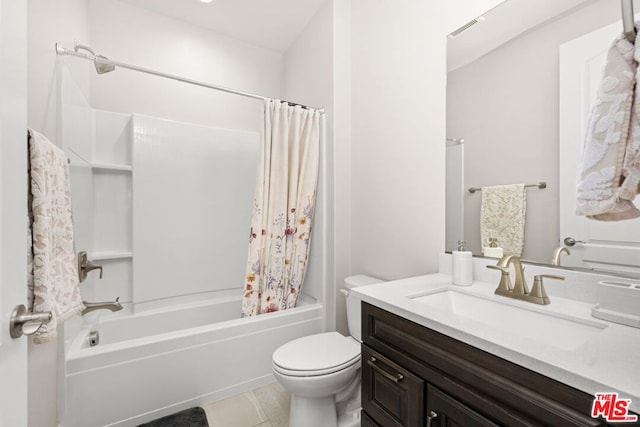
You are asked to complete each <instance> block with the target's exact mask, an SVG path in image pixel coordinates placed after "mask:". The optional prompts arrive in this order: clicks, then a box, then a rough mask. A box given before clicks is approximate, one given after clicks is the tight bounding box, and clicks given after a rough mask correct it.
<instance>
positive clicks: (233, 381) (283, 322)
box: [58, 297, 323, 427]
mask: <svg viewBox="0 0 640 427" xmlns="http://www.w3.org/2000/svg"><path fill="white" fill-rule="evenodd" d="M240 306H241V303H240V299H239V297H220V298H216V299H211V300H208V301H199V302H193V303H188V304H181V305H178V306H173V307H169V308H162V309H155V310H149V311H145V312H142V313H138V314H127V313H124V312H126V309H125V310H123V311H121V312H118V313H111V312H105V311H101V312H95V313H96V314H94V313H91V314H93V317H94V319H92V320H89V319H90V317H89V316H86V317H87V319H85V322H84V324H83V325H82V326H79V327H76V331H78V332H77V333H75V334H74V336H73V337H71V338H69V337H66V340H65V341H66V345H65V346H64V351H63V352H62V353H61V357H64V360H65V363H64V364H62V372H60V379H62V378H64V381H61V383H62V384H61V387H60V390H59V393H58V394H59V399H60V401H59V417H60V425H61V426H63V427H76V426H77V427H92V426H107V425H108V426H112V425H113V426H135V425H138V424H140V423H143V422H146V421H149V420H152V419H155V418H159V417H162V416H165V415H168V414H171V413H174V412H177V411H179V410H182V409H186V408H189V407H192V406H200V405H204V404H207V403H210V402H214V401H216V400H220V399H223V398H225V397H228V396H231V395H234V394H237V393H241V392H244V391H247V390H250V389H253V388H255V387H259V386H261V385H264V384H267V383H270V382H273V381H275V380H274V378H273V376H272V374H271V354H272V353H273V351H274V350H275V349H276V348H277V347H278V346H280V345H282V344H283V343H285V342H287V341H290V340H292V339H294V338H298V337H301V336H304V335H309V334H313V333H318V332H321V331H322V327H323V322H322V306H321V305H320V304H317V303H314V302H308V301H307V302H305V301H303V299H302V298H301V304H300V305H299V307H297V308H295V309H291V310H287V311H281V312H275V313H269V314H265V315H261V316H256V317H251V318H244V319H240V318H239V314H240ZM122 313H124V314H122ZM70 329H73V328H70ZM93 330H97V331H98V332H99V334H100V343H99V344H98V345H97V346H94V347H90V346H89V333H90V332H91V331H93Z"/></svg>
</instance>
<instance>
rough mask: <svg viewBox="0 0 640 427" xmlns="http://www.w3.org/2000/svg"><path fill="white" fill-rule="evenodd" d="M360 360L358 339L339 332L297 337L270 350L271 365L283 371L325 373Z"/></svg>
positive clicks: (292, 373) (309, 374) (335, 370)
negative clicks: (272, 350)
mask: <svg viewBox="0 0 640 427" xmlns="http://www.w3.org/2000/svg"><path fill="white" fill-rule="evenodd" d="M359 361H360V343H359V342H357V341H356V340H354V339H353V338H351V337H345V336H343V335H341V334H340V333H338V332H326V333H322V334H315V335H310V336H306V337H302V338H298V339H296V340H293V341H291V342H288V343H286V344H284V345H282V346H281V347H280V348H278V349H277V350H276V351H275V352H274V353H273V369H275V370H277V371H278V372H279V373H281V374H282V375H288V376H294V377H311V376H318V375H328V374H331V373H334V372H338V371H341V370H343V369H346V368H349V367H351V366H353V365H354V364H356V363H359Z"/></svg>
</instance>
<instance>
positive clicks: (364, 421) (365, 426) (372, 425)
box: [360, 412, 380, 427]
mask: <svg viewBox="0 0 640 427" xmlns="http://www.w3.org/2000/svg"><path fill="white" fill-rule="evenodd" d="M360 427H380V425H379V424H378V423H376V422H375V421H373V420H372V419H371V417H370V416H369V415H367V413H366V412H362V414H361V418H360Z"/></svg>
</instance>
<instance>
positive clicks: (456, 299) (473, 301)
mask: <svg viewBox="0 0 640 427" xmlns="http://www.w3.org/2000/svg"><path fill="white" fill-rule="evenodd" d="M412 299H413V300H414V301H417V302H420V303H422V304H425V305H428V306H430V307H433V308H434V309H437V310H440V311H445V312H448V313H452V314H454V315H456V316H459V317H462V318H466V319H470V320H472V321H473V322H474V323H475V324H482V325H486V326H487V327H488V328H491V329H493V330H498V331H500V332H506V333H510V334H516V335H518V336H519V337H524V338H528V339H531V340H532V341H536V342H540V343H543V344H546V345H551V346H554V347H557V348H560V349H563V350H574V349H576V348H578V347H580V346H581V345H582V344H584V343H585V342H587V341H588V340H589V339H591V338H592V337H594V336H595V335H597V334H598V333H600V332H602V330H603V329H605V328H606V327H607V325H606V324H604V323H599V322H594V321H589V320H586V319H579V318H574V317H571V316H566V315H562V314H558V313H552V312H547V311H543V310H539V309H538V310H536V309H535V308H534V307H532V308H531V309H529V308H524V307H520V306H515V305H512V304H510V301H509V302H507V301H508V300H507V301H505V302H502V301H496V300H494V299H489V298H487V297H483V296H479V295H471V294H467V293H463V292H458V291H454V290H450V289H446V290H441V291H437V292H434V293H430V294H427V295H420V296H415V297H412Z"/></svg>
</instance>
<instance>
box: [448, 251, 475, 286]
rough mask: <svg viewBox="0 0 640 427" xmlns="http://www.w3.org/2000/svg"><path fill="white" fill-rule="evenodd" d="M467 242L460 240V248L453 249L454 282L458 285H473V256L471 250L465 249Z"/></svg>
mask: <svg viewBox="0 0 640 427" xmlns="http://www.w3.org/2000/svg"><path fill="white" fill-rule="evenodd" d="M464 245H465V242H464V241H463V240H459V241H458V250H457V251H452V253H451V258H452V276H453V277H452V282H453V284H454V285H458V286H471V283H472V282H473V258H472V253H471V251H467V250H465V247H464Z"/></svg>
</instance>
